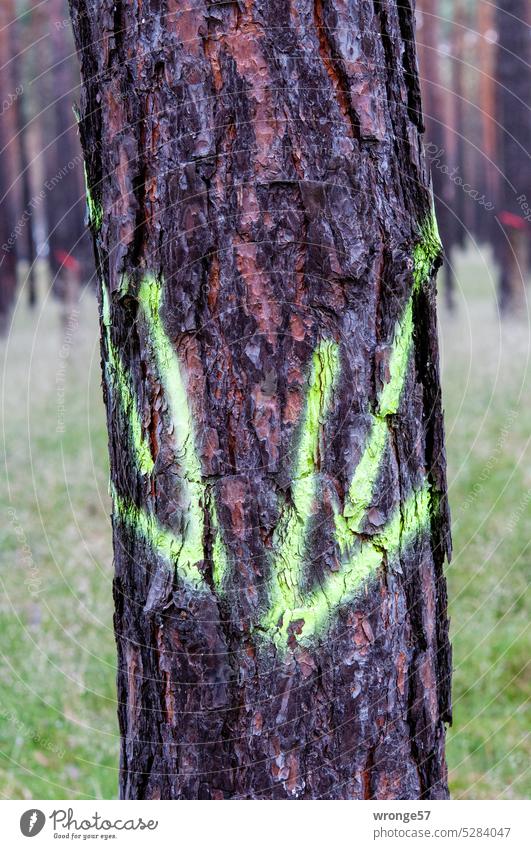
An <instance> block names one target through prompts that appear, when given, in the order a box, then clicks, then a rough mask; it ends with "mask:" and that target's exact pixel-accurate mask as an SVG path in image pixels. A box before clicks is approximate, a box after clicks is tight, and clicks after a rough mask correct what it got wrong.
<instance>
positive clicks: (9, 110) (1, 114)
mask: <svg viewBox="0 0 531 849" xmlns="http://www.w3.org/2000/svg"><path fill="white" fill-rule="evenodd" d="M14 20H15V13H14V6H13V4H12V3H0V68H2V73H1V74H0V206H1V215H0V334H3V333H5V331H6V329H7V327H8V323H9V317H10V314H11V308H12V306H13V301H14V299H15V292H16V288H17V237H18V227H17V225H18V223H19V222H18V214H19V211H20V201H19V193H18V185H17V180H16V174H17V173H18V157H17V154H18V151H17V141H16V111H15V110H16V101H17V97H19V96H20V89H19V88H17V86H16V84H15V80H14V75H13V62H12V59H13V55H12V49H11V39H12V34H13V26H14Z"/></svg>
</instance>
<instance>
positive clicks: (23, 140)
mask: <svg viewBox="0 0 531 849" xmlns="http://www.w3.org/2000/svg"><path fill="white" fill-rule="evenodd" d="M417 43H418V56H419V67H420V76H421V81H422V89H423V109H424V122H425V127H426V134H425V146H426V156H427V158H428V160H429V162H430V163H431V170H432V179H433V189H434V198H435V205H436V210H437V217H438V221H439V228H440V232H441V237H442V240H443V244H444V248H445V263H444V267H443V270H442V271H441V272H440V274H439V291H440V304H441V309H440V314H441V320H442V321H441V323H442V332H441V343H442V352H443V380H444V400H445V407H446V423H447V434H448V454H449V481H450V499H451V505H452V512H453V517H454V549H455V556H454V560H453V562H452V564H451V566H450V567H449V569H448V579H449V586H450V598H451V613H452V617H453V619H452V639H453V642H454V664H455V669H454V702H455V720H454V727H453V729H452V731H451V732H450V737H449V746H448V758H449V766H450V773H451V787H452V791H453V793H454V796H457V797H458V798H498V797H505V798H513V797H523V796H526V795H529V763H530V758H529V755H530V747H529V732H528V724H529V722H528V713H526V711H527V699H528V696H529V683H530V676H529V665H528V664H529V661H528V658H529V625H528V618H529V617H528V615H526V610H525V604H524V599H525V592H526V589H527V585H528V581H529V561H530V553H529V550H528V545H529V540H530V539H531V517H530V512H531V511H530V505H531V473H530V472H529V469H531V462H530V460H531V456H530V455H531V449H530V444H529V435H530V433H531V413H530V411H529V405H528V402H527V401H526V399H527V398H528V397H529V391H530V390H531V385H530V383H531V382H530V380H529V375H528V372H529V354H530V351H531V346H530V333H529V330H530V326H529V311H528V302H527V289H526V281H527V279H528V277H529V271H530V269H531V250H530V241H531V168H530V162H529V159H530V144H529V140H530V138H531V3H530V2H529V0H503V2H499V3H498V4H496V3H491V2H486V0H417ZM0 66H1V71H2V72H1V74H0V86H1V90H0V198H1V201H0V202H1V212H2V214H1V215H0V333H1V334H2V336H3V339H2V340H1V342H0V344H1V347H2V358H3V382H2V418H3V436H4V453H5V462H6V472H7V492H6V494H5V495H4V494H2V506H3V512H4V515H5V516H6V517H7V521H6V522H5V524H6V526H7V527H6V529H5V530H2V531H1V533H2V538H1V543H2V548H3V550H4V552H5V553H6V555H7V556H6V558H5V561H4V565H3V566H2V571H1V573H0V579H1V580H2V590H3V593H4V598H3V601H2V602H1V607H0V632H1V633H2V641H3V649H2V652H3V659H2V669H1V672H0V682H1V684H2V696H1V697H0V791H1V792H2V794H3V795H4V796H6V797H8V798H9V797H11V798H47V797H49V798H54V797H57V796H59V797H63V798H64V797H69V796H70V797H76V796H77V797H90V796H93V797H96V798H97V797H108V796H113V795H115V794H116V787H117V776H116V770H117V752H118V730H117V726H116V719H115V694H114V675H115V650H114V639H113V634H112V589H111V581H112V551H111V529H110V522H109V518H108V516H109V512H110V509H109V503H108V497H107V492H106V486H107V484H106V481H107V473H108V472H107V469H108V465H107V464H108V461H107V455H106V432H105V421H104V414H103V406H102V401H101V398H100V395H101V392H100V389H99V381H100V376H99V355H98V331H97V308H96V300H95V296H94V293H95V285H94V280H95V269H94V261H93V256H92V244H91V239H90V236H89V234H88V231H87V212H86V201H85V189H84V169H83V159H82V156H81V150H80V144H79V138H78V132H77V121H76V102H77V101H78V99H79V69H78V62H77V57H76V54H75V49H74V45H73V39H72V32H71V26H70V21H69V17H68V8H67V3H66V2H65V0H41V2H32V0H0ZM500 318H501V319H502V320H501V321H500ZM526 718H527V719H526Z"/></svg>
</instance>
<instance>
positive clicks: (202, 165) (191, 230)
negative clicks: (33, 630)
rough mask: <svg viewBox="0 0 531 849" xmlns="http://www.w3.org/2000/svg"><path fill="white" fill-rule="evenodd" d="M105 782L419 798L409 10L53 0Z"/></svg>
mask: <svg viewBox="0 0 531 849" xmlns="http://www.w3.org/2000/svg"><path fill="white" fill-rule="evenodd" d="M71 7H72V17H73V23H74V30H75V35H76V39H77V44H78V49H79V52H80V58H81V67H82V76H83V87H84V96H83V101H82V117H81V124H80V129H81V137H82V143H83V147H84V152H85V158H86V165H87V175H88V189H87V195H88V205H89V210H90V217H91V225H92V231H93V234H94V239H95V245H96V254H97V259H98V264H99V272H100V277H101V283H102V288H101V328H102V360H103V375H104V381H103V383H104V394H105V399H106V403H107V413H108V427H109V448H110V456H111V489H112V494H113V501H114V510H113V532H114V552H115V584H114V593H115V603H116V614H115V629H116V638H117V644H118V657H119V669H118V695H119V721H120V729H121V735H122V751H121V779H120V792H121V796H122V797H123V798H181V799H183V798H209V799H218V798H270V799H271V798H321V797H323V798H338V799H340V798H378V799H387V798H392V799H397V798H405V799H409V798H426V799H428V798H430V799H431V798H441V797H443V798H444V797H446V796H447V792H448V790H447V778H446V767H445V757H444V736H445V728H444V723H445V722H446V721H449V719H450V696H449V690H450V648H449V643H448V634H447V631H448V622H447V614H446V589H445V580H444V577H443V560H444V557H445V554H446V553H447V552H448V549H449V531H448V509H447V501H446V481H445V455H444V438H443V425H442V414H441V404H440V388H439V375H438V353H437V331H436V319H435V289H434V283H433V273H434V270H435V268H436V266H437V265H438V263H439V258H440V244H439V240H438V236H437V232H436V226H435V224H434V220H433V216H432V211H431V201H430V193H429V190H428V185H427V180H428V178H427V174H426V170H425V166H424V164H423V161H422V158H421V143H420V135H419V126H420V121H421V117H420V103H419V86H418V77H417V70H416V57H415V51H414V35H413V10H412V8H411V6H410V5H409V3H408V2H406V3H403V2H401V3H400V4H397V3H396V2H394V0H393V2H391V0H376V2H375V3H372V2H363V0H316V2H315V3H311V2H308V0H293V2H291V4H287V3H285V2H283V0H282V2H281V0H278V2H277V0H255V2H251V0H247V2H240V3H227V2H220V3H204V2H202V0H191V2H190V3H188V4H186V5H185V8H183V7H182V5H181V4H179V3H175V2H173V0H168V2H166V3H162V4H150V5H146V4H143V5H142V7H140V6H138V7H137V5H136V3H123V2H116V1H115V0H112V1H111V0H99V2H91V3H88V2H85V0H72V2H71Z"/></svg>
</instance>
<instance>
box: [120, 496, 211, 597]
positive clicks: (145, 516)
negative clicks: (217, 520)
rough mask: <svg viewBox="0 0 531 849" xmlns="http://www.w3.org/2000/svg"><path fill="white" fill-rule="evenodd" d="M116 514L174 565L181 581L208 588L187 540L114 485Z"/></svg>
mask: <svg viewBox="0 0 531 849" xmlns="http://www.w3.org/2000/svg"><path fill="white" fill-rule="evenodd" d="M111 495H112V501H113V514H114V516H115V517H116V518H118V519H119V520H120V521H121V522H122V523H123V524H124V525H125V526H126V527H127V528H128V529H129V530H130V531H132V532H133V533H134V534H135V535H136V536H138V537H139V538H141V539H142V540H143V541H144V542H145V543H147V544H148V545H149V546H150V547H151V549H152V550H153V551H154V552H156V554H157V556H158V557H159V558H160V559H161V560H163V561H165V562H166V564H167V565H168V567H174V568H175V569H176V570H177V572H178V576H179V578H180V579H181V580H183V581H185V582H186V583H187V584H189V585H190V586H191V587H192V588H194V589H197V590H204V589H206V587H205V582H204V580H203V576H202V575H201V572H200V571H199V569H198V568H197V565H196V564H195V563H193V562H192V561H191V558H190V556H189V552H187V551H186V541H185V540H183V538H182V537H181V536H178V535H176V534H174V533H173V532H172V531H170V530H168V528H164V527H162V525H160V523H159V522H158V521H157V519H156V517H155V516H154V515H153V514H152V513H148V512H147V511H146V510H142V509H139V508H138V507H137V506H136V504H133V503H132V502H131V501H128V500H126V499H124V498H123V497H122V496H120V495H118V493H117V492H116V491H115V490H114V488H112V487H111Z"/></svg>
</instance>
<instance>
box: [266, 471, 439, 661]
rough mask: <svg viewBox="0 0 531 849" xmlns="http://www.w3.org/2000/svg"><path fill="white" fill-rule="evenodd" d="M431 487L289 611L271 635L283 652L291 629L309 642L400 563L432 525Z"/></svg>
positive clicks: (413, 497)
mask: <svg viewBox="0 0 531 849" xmlns="http://www.w3.org/2000/svg"><path fill="white" fill-rule="evenodd" d="M430 515H431V510H430V492H429V486H428V485H425V486H424V487H423V488H422V489H420V490H418V491H414V492H413V493H412V494H411V495H410V496H409V498H407V499H406V501H405V502H404V503H403V504H402V505H401V506H400V507H399V508H397V510H396V511H395V514H394V516H393V517H392V519H391V520H390V522H389V524H388V525H387V527H386V528H385V530H384V531H383V532H382V533H381V534H378V535H377V536H375V537H373V538H372V539H371V540H365V539H364V540H362V541H360V542H359V543H358V549H357V551H356V552H355V553H354V554H353V555H352V556H351V557H350V558H349V559H348V560H347V561H346V562H345V563H344V565H343V567H342V569H341V570H340V571H338V572H330V573H329V574H328V575H327V577H326V579H325V580H324V581H323V583H322V584H320V585H319V587H318V588H316V589H314V590H313V591H312V592H310V593H308V595H307V596H306V598H305V599H304V603H303V604H302V605H301V606H300V607H295V608H292V609H291V610H286V611H285V612H284V616H283V617H282V620H281V621H279V624H278V627H277V629H276V630H275V631H274V632H273V633H272V634H271V635H270V636H271V637H272V639H273V641H274V642H275V644H276V645H277V647H278V649H279V650H280V651H283V650H285V648H286V645H287V640H288V636H289V631H290V626H291V627H292V628H293V630H294V631H295V632H296V636H297V641H298V642H308V641H310V640H312V639H313V638H314V637H316V636H318V635H319V633H320V632H322V631H323V629H324V628H326V627H327V626H328V625H329V624H330V622H331V619H332V616H333V615H334V613H335V611H336V610H337V608H338V607H339V606H340V605H343V604H347V603H349V602H351V601H352V600H353V599H354V598H355V597H356V595H358V594H359V593H360V592H362V591H363V590H364V588H365V587H366V585H367V582H368V581H369V580H370V579H371V578H372V577H373V576H374V575H375V574H376V571H377V570H378V569H379V568H380V566H381V565H382V563H383V562H384V557H385V558H386V559H387V561H388V562H393V561H396V560H397V559H398V558H399V557H400V553H401V551H403V550H404V549H405V548H407V547H408V546H409V545H411V544H412V543H413V542H414V541H415V540H416V539H417V538H418V537H419V535H420V534H421V533H422V532H423V531H425V530H426V529H427V528H428V526H429V522H430Z"/></svg>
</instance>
